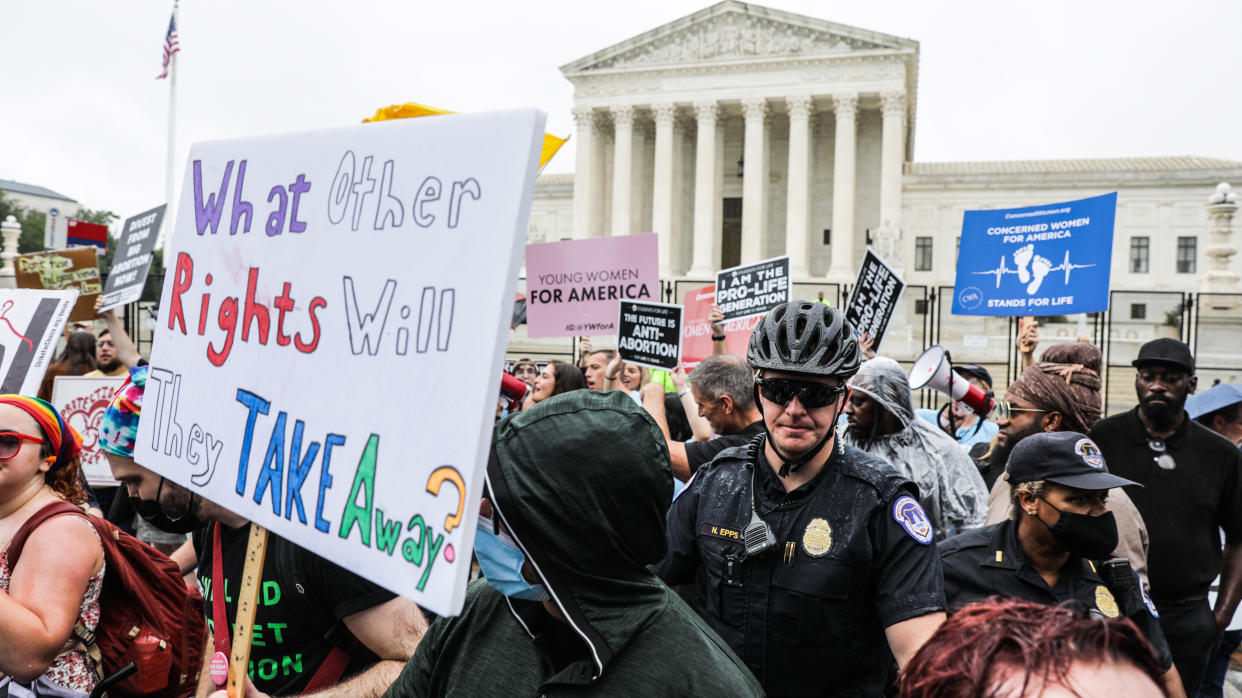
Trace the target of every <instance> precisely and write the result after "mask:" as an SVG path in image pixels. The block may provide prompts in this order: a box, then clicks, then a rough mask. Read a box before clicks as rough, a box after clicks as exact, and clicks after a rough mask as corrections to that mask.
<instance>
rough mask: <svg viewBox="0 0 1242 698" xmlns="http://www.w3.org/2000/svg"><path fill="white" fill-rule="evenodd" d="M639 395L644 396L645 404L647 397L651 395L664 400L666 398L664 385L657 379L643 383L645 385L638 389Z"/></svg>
mask: <svg viewBox="0 0 1242 698" xmlns="http://www.w3.org/2000/svg"><path fill="white" fill-rule="evenodd" d="M638 396H639V397H640V398H642V401H643V403H644V404H646V402H647V398H649V397H654V398H657V399H659V400H663V399H664V386H662V385H660V384H659V383H656V382H655V381H651V382H649V383H647V384H645V385H643V387H641V388H639V389H638Z"/></svg>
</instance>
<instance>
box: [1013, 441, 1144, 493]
mask: <svg viewBox="0 0 1242 698" xmlns="http://www.w3.org/2000/svg"><path fill="white" fill-rule="evenodd" d="M1005 472H1006V473H1007V474H1008V476H1009V484H1010V485H1017V484H1019V483H1022V482H1035V481H1037V480H1046V481H1048V482H1052V483H1055V484H1058V485H1065V486H1066V487H1077V488H1078V489H1082V490H1107V489H1111V488H1113V487H1124V486H1126V485H1137V484H1138V483H1137V482H1132V481H1130V480H1127V479H1125V478H1123V477H1117V476H1116V475H1113V474H1112V473H1110V472H1108V464H1106V463H1105V462H1104V455H1103V454H1102V453H1100V447H1099V446H1096V445H1095V442H1094V441H1092V440H1091V439H1090V438H1088V437H1086V436H1083V435H1082V434H1079V433H1078V432H1076V431H1048V432H1040V433H1038V434H1032V435H1031V436H1028V437H1026V438H1025V439H1022V440H1021V441H1019V442H1018V445H1017V446H1014V447H1013V451H1012V452H1010V454H1009V463H1008V464H1006V465H1005Z"/></svg>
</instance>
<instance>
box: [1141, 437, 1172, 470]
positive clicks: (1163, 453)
mask: <svg viewBox="0 0 1242 698" xmlns="http://www.w3.org/2000/svg"><path fill="white" fill-rule="evenodd" d="M1147 447H1148V448H1150V449H1151V450H1153V451H1155V452H1156V456H1155V457H1154V458H1152V460H1154V461H1156V465H1158V466H1160V469H1161V470H1177V461H1175V460H1173V456H1170V455H1169V447H1168V446H1165V445H1164V439H1148V440H1147Z"/></svg>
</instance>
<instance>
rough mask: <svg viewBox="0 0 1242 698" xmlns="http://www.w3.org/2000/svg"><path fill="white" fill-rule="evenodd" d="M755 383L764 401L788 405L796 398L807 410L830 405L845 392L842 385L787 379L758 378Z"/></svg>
mask: <svg viewBox="0 0 1242 698" xmlns="http://www.w3.org/2000/svg"><path fill="white" fill-rule="evenodd" d="M755 383H757V384H758V385H759V394H760V395H762V396H763V397H764V398H765V399H767V400H770V401H771V402H775V403H777V404H779V405H788V404H789V401H790V400H792V399H794V398H795V397H796V398H798V402H799V403H800V404H801V405H802V406H803V407H805V408H806V409H808V410H810V409H815V408H816V407H825V406H827V405H831V404H832V403H834V402H836V400H837V397H838V396H839V395H841V393H844V392H845V390H846V388H845V386H844V385H824V384H823V383H812V382H810V381H797V380H790V379H788V378H758V379H756V380H755Z"/></svg>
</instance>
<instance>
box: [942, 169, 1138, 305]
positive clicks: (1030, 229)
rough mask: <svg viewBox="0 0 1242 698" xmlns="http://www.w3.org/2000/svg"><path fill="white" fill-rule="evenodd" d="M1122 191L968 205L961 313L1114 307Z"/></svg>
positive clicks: (957, 293)
mask: <svg viewBox="0 0 1242 698" xmlns="http://www.w3.org/2000/svg"><path fill="white" fill-rule="evenodd" d="M1116 213H1117V193H1116V192H1113V193H1112V194H1105V195H1103V196H1094V197H1091V198H1089V199H1079V200H1078V201H1067V202H1065V203H1059V204H1045V205H1043V206H1027V207H1025V208H1011V209H1002V210H995V211H966V213H965V215H964V216H963V217H962V247H961V250H960V252H959V253H958V260H957V281H956V283H955V284H954V290H953V313H954V314H955V315H1070V314H1074V313H1095V312H1102V311H1104V310H1108V280H1109V271H1110V264H1111V262H1112V255H1113V219H1114V218H1115V216H1116Z"/></svg>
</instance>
